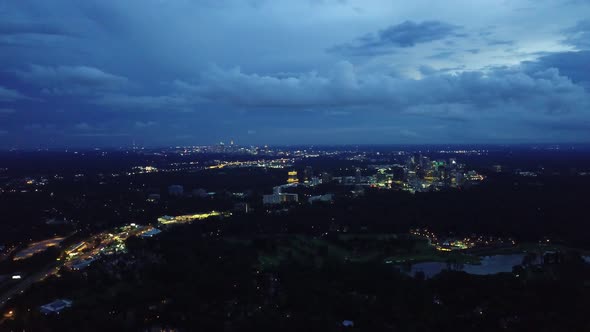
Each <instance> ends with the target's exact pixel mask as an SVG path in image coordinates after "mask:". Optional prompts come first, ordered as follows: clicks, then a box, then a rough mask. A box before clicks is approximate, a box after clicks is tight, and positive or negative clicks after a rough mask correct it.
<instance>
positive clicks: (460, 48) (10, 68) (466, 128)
mask: <svg viewBox="0 0 590 332" xmlns="http://www.w3.org/2000/svg"><path fill="white" fill-rule="evenodd" d="M229 139H234V140H235V141H236V142H238V143H244V144H334V143H342V144H357V143H358V144H370V143H389V144H395V143H401V144H406V143H526V142H590V1H587V0H579V1H578V0H477V1H476V0H445V1H433V0H432V1H424V0H413V1H401V0H399V1H398V0H297V1H295V0H124V1H122V0H84V1H80V0H51V1H47V0H18V1H15V0H0V148H12V147H19V148H30V147H64V146H67V147H71V146H120V145H130V144H131V143H132V142H133V141H134V140H135V141H136V142H137V143H138V144H142V145H146V146H158V145H160V146H165V145H180V144H210V143H214V142H219V141H228V140H229Z"/></svg>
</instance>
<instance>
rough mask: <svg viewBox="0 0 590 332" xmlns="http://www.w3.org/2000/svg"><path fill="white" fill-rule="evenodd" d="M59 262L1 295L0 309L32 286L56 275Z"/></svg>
mask: <svg viewBox="0 0 590 332" xmlns="http://www.w3.org/2000/svg"><path fill="white" fill-rule="evenodd" d="M58 266H59V264H58V262H54V263H51V264H49V265H48V266H46V267H45V268H43V269H41V271H40V272H36V273H34V274H32V275H30V276H28V277H26V278H25V279H23V280H21V281H20V282H19V283H18V284H16V285H15V286H14V287H13V288H11V289H9V290H8V291H6V292H5V293H4V294H2V295H0V309H2V308H3V307H4V306H5V305H6V303H7V302H8V301H10V299H11V298H13V297H14V296H15V295H18V294H20V293H22V292H24V291H25V290H27V289H28V288H29V287H30V286H31V285H32V284H34V283H36V282H39V281H42V280H44V279H45V278H47V277H49V276H51V275H54V274H56V273H57V271H58Z"/></svg>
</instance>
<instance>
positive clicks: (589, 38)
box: [564, 20, 590, 50]
mask: <svg viewBox="0 0 590 332" xmlns="http://www.w3.org/2000/svg"><path fill="white" fill-rule="evenodd" d="M564 33H565V35H566V39H565V40H564V42H565V43H567V44H569V45H572V46H575V47H576V48H578V49H580V50H587V49H590V20H583V21H579V22H578V23H577V24H576V25H575V26H573V27H571V28H568V29H565V30H564Z"/></svg>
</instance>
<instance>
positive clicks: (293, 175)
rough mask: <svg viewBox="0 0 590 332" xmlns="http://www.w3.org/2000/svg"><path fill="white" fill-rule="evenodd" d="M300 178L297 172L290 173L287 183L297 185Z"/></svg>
mask: <svg viewBox="0 0 590 332" xmlns="http://www.w3.org/2000/svg"><path fill="white" fill-rule="evenodd" d="M297 182H299V178H298V177H297V171H290V172H289V173H288V177H287V183H297Z"/></svg>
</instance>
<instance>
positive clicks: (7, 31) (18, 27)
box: [0, 22, 70, 36]
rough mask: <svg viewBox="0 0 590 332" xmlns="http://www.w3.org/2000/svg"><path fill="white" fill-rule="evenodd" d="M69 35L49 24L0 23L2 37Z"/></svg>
mask: <svg viewBox="0 0 590 332" xmlns="http://www.w3.org/2000/svg"><path fill="white" fill-rule="evenodd" d="M22 34H35V35H69V34H70V33H68V32H67V31H65V30H64V29H62V28H61V27H59V26H57V25H54V24H49V23H34V22H0V36H2V35H22Z"/></svg>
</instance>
